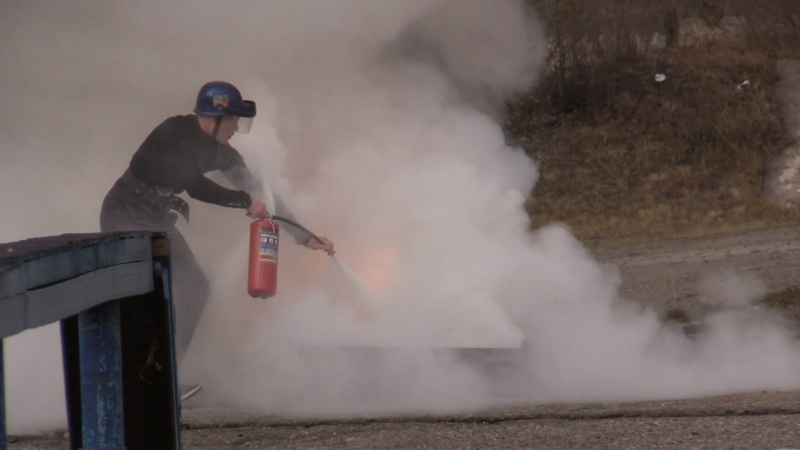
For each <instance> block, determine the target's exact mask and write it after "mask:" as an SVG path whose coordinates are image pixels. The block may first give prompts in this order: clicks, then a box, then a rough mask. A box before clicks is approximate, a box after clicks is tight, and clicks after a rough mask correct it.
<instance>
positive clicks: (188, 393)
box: [178, 383, 203, 402]
mask: <svg viewBox="0 0 800 450" xmlns="http://www.w3.org/2000/svg"><path fill="white" fill-rule="evenodd" d="M178 389H179V390H180V391H181V401H182V402H185V401H186V400H188V399H190V398H192V397H194V395H195V394H197V393H198V392H200V390H202V389H203V385H201V384H197V383H192V384H181V385H180V386H179V387H178Z"/></svg>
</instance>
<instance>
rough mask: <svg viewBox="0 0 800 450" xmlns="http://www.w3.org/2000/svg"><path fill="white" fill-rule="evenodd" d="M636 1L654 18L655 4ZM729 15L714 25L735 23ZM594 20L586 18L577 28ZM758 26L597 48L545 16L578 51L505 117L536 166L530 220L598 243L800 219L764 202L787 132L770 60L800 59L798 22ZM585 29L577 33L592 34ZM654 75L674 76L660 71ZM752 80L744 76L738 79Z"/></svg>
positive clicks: (714, 231) (558, 63)
mask: <svg viewBox="0 0 800 450" xmlns="http://www.w3.org/2000/svg"><path fill="white" fill-rule="evenodd" d="M619 1H621V2H622V3H625V1H624V0H619ZM539 3H547V2H544V1H542V2H539ZM550 3H551V5H550V6H551V7H552V6H553V4H555V5H560V6H559V7H562V8H563V7H564V5H565V4H569V5H572V6H580V5H579V4H580V3H582V2H580V1H578V0H572V1H571V2H567V1H561V2H555V3H553V2H550ZM584 3H585V2H584ZM655 3H659V2H655ZM667 3H669V2H667ZM695 3H697V2H695ZM712 3H713V2H712ZM757 3H758V2H757ZM767 3H769V2H767ZM775 3H776V4H778V3H781V2H780V1H779V0H776V2H775ZM700 4H702V5H706V6H704V7H709V6H708V4H709V2H700ZM702 5H701V6H702ZM781 5H784V3H781ZM786 5H788V6H786ZM784 6H786V7H792V4H791V3H785V5H784ZM589 9H591V8H589ZM545 11H547V10H546V9H545ZM553 11H555V10H553V9H552V8H551V10H550V12H551V14H554V15H553V16H552V17H555V18H558V19H559V20H572V19H571V17H572V16H569V15H564V11H561V12H560V14H561V15H557V14H555V12H553ZM679 11H683V14H692V13H693V10H691V9H688V10H687V9H683V10H679ZM703 11H705V10H703ZM711 11H717V9H712V10H711ZM556 12H557V11H556ZM640 13H641V14H642V15H643V17H647V18H648V20H650V21H651V22H652V20H651V19H652V17H656V16H658V14H655V13H654V12H653V11H649V12H648V11H640ZM705 13H706V14H708V11H705ZM715 17H716V16H715ZM721 17H722V16H721V15H720V16H719V17H717V19H718V20H717V21H716V22H715V23H717V24H718V25H717V26H716V28H714V26H711V28H709V30H712V31H713V30H719V29H721V25H719V24H722V23H730V22H731V21H726V20H722V18H721ZM567 18H568V19H567ZM590 19H591V14H589V15H588V16H581V19H580V20H583V21H584V22H581V26H582V27H581V29H584V28H586V27H589V24H587V22H586V21H587V20H590ZM546 20H547V17H545V21H546ZM576 20H577V19H576ZM606 20H608V18H606ZM626 20H629V18H626ZM681 20H688V19H686V18H685V17H682V18H681ZM646 23H650V22H646ZM756 25H759V24H756V23H748V28H741V29H738V32H737V33H738V34H737V35H736V37H735V38H725V39H717V40H711V41H708V42H700V43H695V44H693V45H677V44H676V45H673V46H671V47H667V48H662V49H656V48H643V49H642V48H640V49H638V50H635V51H634V50H632V48H631V46H630V45H629V46H624V45H616V46H612V48H613V49H617V50H618V51H617V52H616V53H615V52H614V51H609V50H608V49H605V50H604V51H603V52H600V53H595V54H591V55H587V54H582V53H580V51H579V50H575V49H576V48H587V49H597V48H598V47H597V45H593V44H592V43H589V44H587V45H584V46H583V47H580V46H577V45H568V44H569V43H570V42H571V41H570V40H569V38H568V37H567V38H565V37H564V34H563V33H564V30H569V29H573V28H575V27H566V26H564V27H560V28H559V27H553V26H550V27H549V29H550V30H551V33H553V32H554V31H552V30H554V29H558V30H557V31H558V32H559V33H562V34H561V35H559V36H557V37H558V39H561V42H562V44H561V45H554V46H553V47H552V48H551V53H557V52H558V51H559V49H561V51H562V52H566V51H567V50H569V58H559V56H558V55H554V54H551V60H552V61H554V63H553V64H551V68H550V70H549V71H548V72H547V73H546V74H545V77H544V79H543V80H542V83H541V84H540V86H539V87H538V88H537V89H536V90H535V91H534V92H531V93H527V94H526V95H524V96H521V97H520V98H518V99H516V100H515V101H513V102H512V103H511V104H510V105H509V115H508V120H507V123H506V125H507V127H506V128H507V132H508V134H509V136H510V139H512V140H513V141H514V142H515V143H516V144H518V145H520V146H522V147H523V148H525V149H526V151H528V152H529V154H531V155H532V156H533V157H534V158H535V159H536V160H537V161H538V162H539V164H540V167H541V178H540V180H539V181H538V183H537V185H536V187H535V189H534V191H533V192H532V193H531V197H530V199H529V202H528V204H527V208H528V211H529V212H530V215H531V218H532V226H534V227H538V226H541V225H543V224H546V223H549V222H553V221H560V222H564V223H566V224H567V225H569V226H570V227H571V228H572V229H573V231H574V233H575V234H576V235H577V236H578V237H579V238H581V239H583V240H585V241H592V242H601V241H619V240H623V241H629V240H640V239H654V238H668V237H692V236H702V235H709V234H719V233H728V232H738V231H742V230H746V229H754V228H763V227H772V226H774V227H778V226H786V225H789V224H796V223H798V222H799V221H800V212H798V211H794V210H785V209H781V208H777V207H775V206H772V205H770V204H768V203H767V202H766V201H765V200H763V198H762V192H761V189H762V182H763V178H764V173H765V167H766V163H767V160H768V158H770V157H771V156H773V155H776V154H778V153H779V152H781V151H782V150H783V149H785V148H786V147H787V145H788V143H789V133H788V130H786V129H785V126H784V123H783V120H782V117H781V108H780V105H779V103H778V99H777V98H776V97H775V86H776V83H777V82H778V77H777V75H776V72H775V66H776V64H775V63H776V60H777V58H784V57H794V58H800V30H798V31H797V32H795V31H794V30H792V29H791V28H787V29H786V32H785V33H783V34H781V35H780V39H778V37H775V38H774V39H772V40H769V39H766V38H764V36H761V38H760V39H756V40H752V41H751V40H748V39H744V37H746V36H749V34H748V31H749V30H750V29H751V28H753V29H755V27H756ZM773 28H774V27H773ZM612 29H613V27H612ZM632 32H640V31H632ZM583 33H585V32H583ZM787 33H788V34H787ZM795 34H796V36H795ZM586 36H588V34H583V35H581V36H580V37H578V38H576V39H578V40H581V42H583V43H585V40H586V39H588V38H587V37H586ZM787 36H788V38H787ZM614 37H615V38H617V39H620V40H621V41H620V42H633V41H636V39H634V38H632V37H630V36H628V37H627V38H624V36H623V37H619V34H615V35H614ZM555 38H556V36H552V35H551V39H555ZM789 38H791V39H789ZM776 39H778V40H776ZM607 41H608V39H607V40H606V41H603V43H604V44H607ZM573 44H574V43H573ZM598 45H599V44H598ZM586 51H590V50H586ZM656 73H663V74H665V75H666V76H667V79H666V81H664V82H663V83H655V82H654V75H655V74H656ZM744 80H748V81H749V88H747V89H737V86H738V85H739V83H741V82H742V81H744Z"/></svg>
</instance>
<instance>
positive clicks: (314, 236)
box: [270, 216, 325, 244]
mask: <svg viewBox="0 0 800 450" xmlns="http://www.w3.org/2000/svg"><path fill="white" fill-rule="evenodd" d="M270 218H272V220H277V221H278V222H283V223H286V224H289V225H291V226H293V227H295V228H299V229H301V230H303V231H305V232H306V233H308V235H309V236H311V237H312V238H314V240H315V241H317V242H319V243H320V244H325V242H324V241H323V240H322V239H320V238H319V236H317V235H316V234H314V233H312V232H311V231H310V230H309V229H308V228H306V227H304V226H302V225H300V224H299V223H297V222H295V221H294V220H292V219H287V218H286V217H281V216H270Z"/></svg>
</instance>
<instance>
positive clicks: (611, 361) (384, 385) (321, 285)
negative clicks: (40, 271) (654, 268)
mask: <svg viewBox="0 0 800 450" xmlns="http://www.w3.org/2000/svg"><path fill="white" fill-rule="evenodd" d="M0 13H1V14H0V17H2V18H1V19H0V22H1V23H2V25H3V26H2V27H0V75H1V76H2V79H3V80H4V83H3V87H2V90H3V91H2V98H3V99H4V101H5V102H6V103H5V104H6V105H13V107H7V108H4V109H3V112H2V113H0V114H2V120H0V137H2V141H3V150H2V155H3V164H2V166H0V175H2V176H1V177H0V180H2V186H3V187H4V192H5V193H6V195H4V196H3V197H2V199H0V205H1V206H2V207H3V211H4V214H5V217H6V218H7V220H6V221H5V222H4V225H3V227H2V228H0V238H2V239H3V240H4V241H10V240H15V239H24V238H28V237H32V236H39V235H49V234H60V233H64V232H91V231H96V230H97V229H98V225H97V216H98V213H99V208H100V202H101V201H102V197H103V195H104V194H105V192H106V190H107V189H108V188H109V187H110V186H111V184H112V183H113V182H114V180H115V179H116V177H118V176H119V175H120V174H121V173H122V171H123V170H124V169H125V167H126V164H127V162H128V159H129V158H130V156H131V154H132V152H133V151H134V150H135V149H136V147H137V146H138V145H139V143H140V142H141V140H142V139H143V138H144V137H145V136H146V134H147V133H148V132H149V131H150V129H151V128H152V127H154V126H155V125H157V124H158V123H159V122H160V121H161V120H163V119H164V118H166V117H167V116H170V115H174V114H185V113H188V112H189V111H190V110H191V107H192V102H193V98H194V96H195V94H196V90H197V88H198V87H199V86H200V85H201V84H202V83H204V82H205V81H208V80H211V79H225V80H228V81H231V82H233V83H234V84H236V85H238V86H239V87H240V88H241V89H242V91H243V92H244V94H245V97H247V98H252V99H255V100H256V101H257V102H258V104H259V115H258V117H257V118H256V122H255V124H254V129H253V132H252V133H251V134H249V135H243V136H237V137H235V138H234V140H233V142H232V143H233V144H234V145H235V146H236V147H237V148H239V149H240V151H241V152H242V153H243V154H244V156H245V159H246V160H247V161H248V163H249V165H250V166H251V167H252V168H253V169H254V170H255V171H257V172H258V173H259V174H261V175H262V176H263V177H264V179H265V181H268V182H269V183H270V185H271V186H272V189H273V191H274V192H276V193H279V194H280V195H281V196H283V197H284V199H285V200H286V201H287V202H288V203H289V204H290V205H291V208H292V210H293V211H294V213H295V214H296V216H297V217H298V218H299V219H300V220H301V221H302V222H303V223H304V224H305V225H306V226H307V227H308V228H310V229H312V230H314V231H316V232H318V233H320V234H324V235H326V236H328V237H330V238H332V239H333V240H334V241H335V242H336V243H337V248H338V249H339V252H338V254H337V259H338V261H339V263H337V262H335V261H333V260H331V259H329V258H327V257H325V256H324V255H322V254H320V253H319V252H310V251H308V250H305V249H302V248H299V247H297V246H295V245H293V244H292V243H291V240H290V239H285V240H284V243H283V244H282V247H281V269H280V270H281V272H280V286H279V294H278V295H277V296H276V297H275V298H273V299H270V300H268V301H261V300H253V299H251V298H249V297H248V296H247V294H246V293H245V276H246V241H247V236H246V234H247V231H248V223H249V222H248V220H247V219H246V217H244V216H243V214H242V212H241V211H236V210H231V209H225V208H219V207H212V206H208V205H204V204H201V203H199V202H192V208H193V210H192V216H193V218H192V224H191V225H189V226H182V229H183V230H184V231H185V233H186V236H187V238H188V239H189V241H190V243H191V244H192V245H193V247H194V249H195V250H196V253H197V255H198V257H199V259H200V261H201V264H202V265H203V267H204V269H205V270H206V271H207V272H208V273H209V275H210V276H211V278H212V279H213V291H214V295H213V299H212V302H211V304H210V305H209V307H208V308H207V309H206V311H205V314H204V316H203V319H202V321H201V326H200V329H199V330H198V332H197V335H196V339H195V342H194V343H193V347H192V348H191V349H190V352H189V354H188V356H187V359H186V361H184V364H183V366H182V367H181V378H183V379H184V380H185V381H190V382H202V383H203V384H204V385H205V390H204V391H203V394H202V395H201V396H200V397H197V398H196V399H193V400H192V401H193V402H195V403H194V405H195V406H204V405H209V406H210V405H228V406H233V407H236V408H239V409H246V410H251V411H255V412H260V413H269V414H284V415H312V416H350V415H357V414H392V413H408V412H434V413H436V412H457V411H465V410H474V409H476V408H481V407H487V406H492V405H497V404H501V403H503V402H507V401H508V400H509V398H512V399H513V401H514V402H545V401H578V402H580V401H596V400H633V399H647V398H673V397H687V396H695V395H710V394H715V393H721V392H731V391H736V390H747V389H757V388H758V389H761V388H796V387H798V383H799V382H798V380H800V377H798V376H797V375H798V373H800V356H798V355H800V352H798V351H797V350H798V348H797V345H796V344H795V343H793V341H791V339H790V337H789V335H788V333H787V332H786V331H785V330H784V329H783V328H781V327H779V326H775V325H773V324H772V321H770V320H768V319H765V320H763V321H757V322H758V325H747V323H748V322H747V321H743V320H742V318H741V317H739V316H737V315H736V314H730V315H725V314H720V315H719V317H718V319H716V320H714V319H713V318H712V320H711V321H710V326H709V330H708V331H707V338H706V339H701V340H699V341H690V340H689V339H687V338H685V337H683V335H681V334H680V333H678V332H676V331H672V330H670V329H666V328H663V327H662V326H660V325H659V322H658V320H657V317H656V314H655V313H654V312H652V311H648V310H645V311H642V310H640V309H634V308H631V307H626V306H625V305H626V301H625V300H624V299H621V298H619V293H618V289H617V288H618V284H619V279H618V278H619V277H618V274H617V272H616V271H615V270H614V268H611V267H606V266H603V265H601V264H599V263H598V262H597V261H595V260H594V258H593V257H592V256H591V254H589V252H587V251H586V250H585V249H584V247H583V246H582V245H581V244H580V242H578V241H576V240H575V239H574V238H573V237H572V236H571V235H570V233H569V231H568V230H567V229H566V228H564V227H561V226H558V225H554V226H549V227H545V228H543V229H541V230H537V231H535V232H533V233H531V232H530V231H529V230H528V217H527V215H526V213H525V212H524V210H523V208H522V205H523V202H524V200H525V198H526V197H527V195H528V193H529V192H530V190H531V188H532V187H533V186H534V183H535V182H536V179H537V176H538V168H537V166H536V164H535V162H534V161H531V160H530V159H529V158H528V157H527V156H525V155H524V153H523V152H521V151H520V150H519V149H515V148H511V147H509V146H508V145H507V144H506V142H505V138H504V134H503V131H502V129H501V128H500V127H499V126H498V118H499V117H500V114H501V108H500V105H502V101H503V100H504V99H506V98H508V97H509V96H510V95H512V94H513V93H515V92H518V91H521V90H525V89H527V88H530V87H532V86H534V85H535V83H536V79H537V74H538V73H539V71H540V70H541V67H542V64H543V62H544V52H545V41H544V38H543V30H542V24H540V23H539V22H538V21H537V20H536V18H535V16H534V15H532V14H531V12H530V11H527V10H526V9H525V8H524V2H522V1H512V0H508V1H500V2H486V1H482V0H458V1H454V0H450V1H447V0H439V1H434V0H415V1H411V0H408V1H403V2H385V1H382V0H374V1H368V0H361V1H358V0H352V1H337V2H317V1H288V0H287V1H274V0H273V1H267V2H264V1H237V2H214V1H210V0H201V1H192V2H185V3H181V4H180V5H175V4H169V5H165V4H162V3H161V2H136V3H130V2H97V1H87V0H84V1H75V2H70V3H64V4H62V3H57V2H49V3H47V4H45V3H41V2H36V3H33V2H22V1H11V2H4V3H3V4H2V5H1V6H0ZM715 286H716V287H715ZM718 286H719V283H717V282H715V281H713V280H712V281H710V282H708V283H706V284H705V285H704V286H703V287H702V289H703V290H704V291H703V292H705V293H706V294H707V295H709V296H712V297H713V296H714V295H715V294H714V292H716V293H717V294H716V295H717V296H725V293H724V291H720V290H719V288H718ZM8 344H9V345H8V347H9V355H8V356H9V358H8V359H9V360H11V361H9V366H11V368H10V369H9V371H10V372H11V373H10V374H9V380H8V385H9V386H8V393H9V403H10V405H9V413H10V414H11V420H10V426H11V428H12V431H13V430H15V429H16V430H30V429H36V428H42V427H45V428H46V427H52V426H58V425H59V424H62V423H63V420H64V419H63V413H61V412H60V411H63V400H62V398H63V388H62V387H61V384H60V383H61V382H60V374H59V372H60V360H59V356H58V344H57V330H54V329H53V328H50V327H45V328H43V329H40V330H34V331H32V332H28V333H26V334H24V335H22V336H19V337H14V338H12V339H10V340H9V341H8ZM453 348H506V349H512V350H511V351H510V353H502V354H504V355H505V354H512V355H513V356H514V358H513V360H512V361H511V368H512V369H509V370H508V371H506V372H504V373H502V374H496V373H489V372H487V371H486V370H484V368H483V367H482V366H481V365H479V364H476V363H475V362H474V358H473V359H470V358H467V357H465V355H467V354H469V352H463V351H453V350H452V349H453ZM513 349H516V350H513ZM765 366H768V367H771V368H772V369H771V370H770V371H766V372H765V371H763V370H760V369H759V370H756V368H758V367H765ZM34 385H35V386H36V387H28V386H34ZM499 392H502V393H505V394H508V393H512V395H510V396H509V395H504V396H500V395H498V393H499ZM34 398H36V399H38V403H37V402H33V401H32V400H31V399H34ZM59 405H61V406H59Z"/></svg>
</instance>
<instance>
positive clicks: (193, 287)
mask: <svg viewBox="0 0 800 450" xmlns="http://www.w3.org/2000/svg"><path fill="white" fill-rule="evenodd" d="M176 218H177V214H175V213H170V211H169V210H168V209H165V208H161V207H157V206H154V205H153V204H152V203H150V202H148V201H147V200H146V199H145V198H142V197H141V196H140V194H138V193H136V192H135V190H134V189H132V188H131V187H129V186H127V185H125V183H123V182H121V181H117V182H116V183H115V184H114V186H113V187H112V188H111V190H110V191H109V192H108V194H106V197H105V199H104V200H103V207H102V209H101V211H100V230H101V231H103V232H109V231H165V232H166V233H167V237H168V238H169V241H170V249H171V251H170V258H171V262H172V293H173V296H172V298H173V308H174V309H173V310H174V313H175V327H176V332H175V351H176V353H177V358H178V361H181V360H182V359H183V357H184V356H185V354H186V351H187V349H188V348H189V343H190V342H191V340H192V336H193V335H194V330H195V328H197V323H198V322H199V321H200V316H201V314H202V313H203V308H204V307H205V305H206V302H207V301H208V297H209V293H210V288H209V282H208V278H207V277H206V276H205V274H203V271H202V269H200V266H199V265H198V264H197V260H196V259H195V256H194V253H192V250H191V249H190V248H189V244H188V243H187V242H186V239H184V237H183V235H182V234H181V232H180V231H178V229H177V228H176V227H175V220H176Z"/></svg>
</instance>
